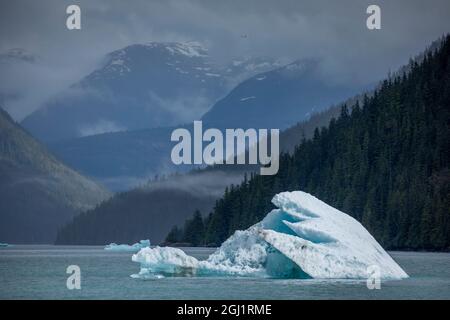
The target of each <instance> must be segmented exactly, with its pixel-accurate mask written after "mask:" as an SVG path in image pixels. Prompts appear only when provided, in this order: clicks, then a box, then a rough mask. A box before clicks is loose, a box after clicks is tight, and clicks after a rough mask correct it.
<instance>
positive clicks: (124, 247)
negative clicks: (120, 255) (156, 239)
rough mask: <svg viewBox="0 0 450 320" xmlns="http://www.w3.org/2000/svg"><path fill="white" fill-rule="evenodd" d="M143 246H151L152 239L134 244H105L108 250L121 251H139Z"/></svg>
mask: <svg viewBox="0 0 450 320" xmlns="http://www.w3.org/2000/svg"><path fill="white" fill-rule="evenodd" d="M143 248H150V240H141V241H139V242H138V243H135V244H133V245H131V246H130V245H128V244H116V243H110V244H108V245H106V246H105V250H107V251H120V252H138V251H139V250H141V249H143Z"/></svg>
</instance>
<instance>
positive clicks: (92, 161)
mask: <svg viewBox="0 0 450 320" xmlns="http://www.w3.org/2000/svg"><path fill="white" fill-rule="evenodd" d="M267 61H269V59H262V58H261V59H257V58H253V59H246V60H233V61H232V63H231V64H230V66H233V68H234V69H233V68H231V67H230V68H227V69H226V70H225V71H226V72H228V73H229V74H232V75H233V76H231V78H233V79H235V78H236V77H237V75H236V74H237V73H238V71H237V70H236V69H238V70H241V71H240V72H241V74H248V73H251V72H254V71H255V70H261V69H264V68H269V67H271V66H274V65H275V64H274V63H269V62H267ZM239 68H242V69H239ZM317 68H318V66H317V63H315V62H312V61H307V62H296V63H292V64H289V65H287V66H283V67H278V68H276V69H275V70H272V71H268V72H263V73H259V74H257V75H255V76H253V77H251V78H250V79H247V80H245V81H244V82H242V83H240V84H239V85H237V86H236V87H235V88H234V89H233V90H232V91H231V92H230V93H229V94H228V95H227V96H226V97H225V98H223V99H222V100H220V101H218V102H217V103H216V104H214V106H213V107H212V108H211V110H210V111H208V112H207V113H206V114H205V115H204V116H203V117H202V121H203V126H204V127H205V128H206V127H218V128H281V129H284V128H287V127H288V126H291V125H294V124H296V123H297V122H303V121H305V120H307V119H309V118H310V117H311V116H312V115H313V114H315V113H318V111H319V110H322V109H324V108H325V107H329V106H330V105H331V104H332V103H335V102H339V101H342V100H343V99H345V98H346V97H348V96H349V95H350V93H349V92H352V90H350V89H347V88H342V86H333V85H327V84H326V83H324V82H323V81H322V80H320V79H319V78H318V77H317ZM245 97H247V98H245ZM256 97H258V98H256ZM323 118H324V119H325V120H329V119H330V118H331V114H330V113H329V112H327V113H326V116H324V117H323ZM321 124H322V125H326V124H327V121H325V122H322V123H321ZM184 127H186V128H191V127H192V124H190V125H185V126H184ZM175 128H176V127H167V128H153V129H147V130H138V131H136V130H135V131H127V132H120V133H106V134H102V135H96V136H89V137H83V138H76V139H70V140H66V141H59V142H56V143H51V144H50V145H49V146H50V148H51V150H52V151H53V152H54V153H55V154H57V155H58V156H59V157H60V158H61V159H63V160H64V161H65V162H66V163H68V164H69V165H71V166H72V167H74V168H77V169H78V170H80V172H82V173H83V174H86V175H89V176H92V177H95V178H96V179H99V181H101V182H102V183H103V184H105V185H107V186H108V187H109V188H111V189H112V190H125V189H127V188H129V187H130V186H135V185H136V182H138V181H140V179H142V178H145V177H146V178H148V177H151V176H153V175H155V174H161V173H170V172H174V171H178V172H183V171H184V172H185V171H187V170H189V169H192V167H189V166H185V167H176V166H174V165H172V162H171V161H170V151H171V148H172V147H173V146H174V145H175V143H173V142H171V141H170V134H171V132H172V131H173V130H174V129H175ZM313 129H314V128H312V130H310V131H311V133H312V131H313ZM294 140H295V139H294ZM296 143H298V140H297V141H296ZM296 143H295V144H296Z"/></svg>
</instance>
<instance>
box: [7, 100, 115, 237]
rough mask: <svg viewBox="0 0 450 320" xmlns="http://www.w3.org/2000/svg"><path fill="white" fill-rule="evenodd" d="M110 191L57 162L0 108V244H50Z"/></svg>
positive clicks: (107, 195)
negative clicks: (66, 223)
mask: <svg viewBox="0 0 450 320" xmlns="http://www.w3.org/2000/svg"><path fill="white" fill-rule="evenodd" d="M109 195H110V194H109V193H108V192H107V191H106V190H105V189H103V188H101V187H99V186H98V185H97V184H96V183H94V182H92V181H91V180H89V179H87V178H85V177H83V176H81V175H79V174H78V173H77V172H75V171H73V170H72V169H70V168H68V167H66V166H65V165H63V164H62V163H60V162H59V161H58V160H57V159H55V158H54V157H53V156H52V155H51V154H50V153H48V152H47V150H46V148H45V147H44V146H42V145H41V144H40V143H38V142H37V141H36V140H35V139H34V138H33V137H31V136H30V135H29V134H28V133H27V132H25V131H24V130H23V129H22V128H21V127H20V126H19V125H18V124H16V123H15V122H14V121H13V120H12V119H11V118H10V116H9V115H8V114H7V113H6V112H5V111H4V110H2V109H1V108H0V242H7V243H51V242H53V241H54V239H55V235H56V232H57V229H58V228H59V227H60V226H61V225H62V224H64V223H65V222H67V221H68V220H69V219H70V218H71V217H72V216H73V215H74V214H76V213H78V212H80V211H82V210H86V209H88V208H92V207H93V206H95V205H97V204H98V203H99V202H101V201H102V200H105V199H106V198H107V197H109Z"/></svg>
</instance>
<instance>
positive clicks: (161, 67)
mask: <svg viewBox="0 0 450 320" xmlns="http://www.w3.org/2000/svg"><path fill="white" fill-rule="evenodd" d="M104 60H105V61H104V63H103V65H102V66H101V67H100V68H99V69H97V70H95V71H93V72H92V73H91V74H89V75H87V76H86V77H85V78H83V79H82V80H81V81H80V82H78V83H76V84H74V85H73V86H71V88H70V89H68V90H67V91H66V92H63V93H61V94H59V95H58V96H57V97H55V98H54V99H52V101H50V102H49V103H47V104H46V105H44V106H43V107H42V108H40V109H39V110H38V111H36V112H34V113H32V114H31V115H29V116H28V117H27V118H26V119H24V121H23V122H22V123H23V125H24V126H25V127H26V128H27V129H28V130H29V131H30V132H32V133H33V134H34V135H35V136H37V137H38V138H40V139H42V140H44V141H56V140H64V139H68V138H74V137H81V136H88V135H93V134H99V133H104V132H114V131H125V130H135V129H143V128H147V129H148V128H155V127H163V126H170V125H178V124H181V123H185V122H190V121H192V120H193V119H198V118H200V116H201V115H202V114H203V113H205V112H206V111H207V110H208V108H209V107H211V106H212V105H213V104H214V102H215V101H217V100H218V99H219V98H221V97H222V96H224V95H225V94H226V93H227V91H228V90H229V89H230V86H232V85H235V84H236V83H237V82H238V81H239V80H240V79H241V78H242V77H245V76H247V75H253V74H255V73H257V72H260V71H261V70H267V68H270V67H271V66H272V65H273V62H272V61H270V62H267V63H264V62H263V61H261V60H258V59H255V58H248V59H243V60H242V61H241V62H240V65H239V63H237V64H236V63H235V65H233V64H231V66H228V65H223V64H218V63H215V62H214V60H213V59H212V58H211V57H210V56H209V54H208V51H207V49H206V48H204V47H203V46H201V45H200V44H198V43H195V42H188V43H175V42H171V43H158V42H152V43H148V44H135V45H131V46H128V47H126V48H123V49H120V50H117V51H114V52H111V53H110V54H108V55H107V56H106V57H105V59H104ZM235 62H236V61H235Z"/></svg>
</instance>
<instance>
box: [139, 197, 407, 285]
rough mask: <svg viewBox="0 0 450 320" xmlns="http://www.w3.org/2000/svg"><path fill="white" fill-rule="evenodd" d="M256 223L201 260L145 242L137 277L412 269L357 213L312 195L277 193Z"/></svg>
mask: <svg viewBox="0 0 450 320" xmlns="http://www.w3.org/2000/svg"><path fill="white" fill-rule="evenodd" d="M272 203H273V204H274V205H275V206H276V207H277V208H278V209H274V210H272V211H271V212H270V213H268V214H267V216H266V217H265V218H264V219H263V220H262V221H260V222H258V223H257V224H255V225H253V226H251V227H250V228H248V229H247V230H244V231H236V232H235V233H234V234H233V235H232V236H231V237H230V238H228V239H227V240H226V241H225V242H224V243H223V244H222V245H221V247H220V248H218V249H217V250H216V251H215V252H214V253H213V254H211V255H210V256H209V257H208V259H206V260H202V261H199V260H197V259H196V258H194V257H191V256H189V255H187V254H186V253H184V251H182V250H180V249H177V248H171V247H155V248H143V249H141V250H140V251H139V252H137V253H136V254H134V255H133V256H132V261H134V262H138V263H140V267H141V268H140V272H139V274H137V275H134V277H165V276H243V277H271V278H302V279H308V278H314V279H367V278H368V276H369V275H370V274H369V271H370V270H373V267H374V266H375V267H376V268H377V270H379V276H380V278H381V279H402V278H407V277H408V275H407V274H406V272H405V271H403V270H402V268H401V267H400V266H399V265H398V264H397V263H396V262H395V261H394V260H393V259H392V258H391V257H390V256H389V254H388V253H387V252H386V251H385V250H384V249H383V248H382V247H381V245H380V244H379V243H378V242H377V241H376V240H375V239H374V238H373V236H372V235H371V234H370V233H369V232H368V231H367V230H366V229H365V228H364V227H363V226H362V225H361V224H360V223H359V222H358V221H357V220H355V219H354V218H352V217H350V216H349V215H347V214H345V213H343V212H341V211H339V210H337V209H335V208H333V207H331V206H329V205H328V204H326V203H324V202H323V201H321V200H319V199H317V198H315V197H314V196H312V195H310V194H308V193H305V192H301V191H294V192H283V193H280V194H277V195H276V196H275V197H274V198H273V199H272Z"/></svg>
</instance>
